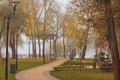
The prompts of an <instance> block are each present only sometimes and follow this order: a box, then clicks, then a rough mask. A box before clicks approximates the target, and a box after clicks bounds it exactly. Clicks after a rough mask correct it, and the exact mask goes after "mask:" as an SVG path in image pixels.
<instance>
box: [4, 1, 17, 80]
mask: <svg viewBox="0 0 120 80" xmlns="http://www.w3.org/2000/svg"><path fill="white" fill-rule="evenodd" d="M17 3H19V2H17V1H13V2H10V4H13V10H14V12H13V13H10V14H9V15H8V17H7V18H6V24H7V32H6V58H5V80H8V37H9V27H10V26H9V24H10V19H11V16H12V15H14V14H15V11H16V6H17Z"/></svg>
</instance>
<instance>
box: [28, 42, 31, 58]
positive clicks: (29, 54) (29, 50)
mask: <svg viewBox="0 0 120 80" xmlns="http://www.w3.org/2000/svg"><path fill="white" fill-rule="evenodd" d="M28 54H29V58H30V57H31V56H30V41H28Z"/></svg>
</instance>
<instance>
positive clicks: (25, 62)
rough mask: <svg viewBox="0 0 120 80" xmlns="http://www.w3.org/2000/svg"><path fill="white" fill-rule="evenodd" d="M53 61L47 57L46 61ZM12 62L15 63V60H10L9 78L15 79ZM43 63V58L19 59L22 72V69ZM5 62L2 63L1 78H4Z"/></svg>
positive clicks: (0, 64) (19, 67) (0, 68)
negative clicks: (11, 67) (11, 69)
mask: <svg viewBox="0 0 120 80" xmlns="http://www.w3.org/2000/svg"><path fill="white" fill-rule="evenodd" d="M49 62H51V61H50V60H49V59H46V63H49ZM10 64H15V60H13V59H10V60H9V80H15V75H14V74H11V73H10ZM40 65H43V59H42V58H29V59H19V62H18V71H17V72H20V71H22V70H26V69H30V68H33V67H37V66H40ZM4 70H5V66H4V62H2V63H0V80H4Z"/></svg>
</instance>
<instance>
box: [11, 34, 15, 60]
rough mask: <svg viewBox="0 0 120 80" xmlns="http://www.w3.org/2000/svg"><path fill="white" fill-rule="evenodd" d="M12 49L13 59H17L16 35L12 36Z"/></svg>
mask: <svg viewBox="0 0 120 80" xmlns="http://www.w3.org/2000/svg"><path fill="white" fill-rule="evenodd" d="M10 47H11V50H12V59H15V58H16V54H15V35H14V34H12V35H11V37H10Z"/></svg>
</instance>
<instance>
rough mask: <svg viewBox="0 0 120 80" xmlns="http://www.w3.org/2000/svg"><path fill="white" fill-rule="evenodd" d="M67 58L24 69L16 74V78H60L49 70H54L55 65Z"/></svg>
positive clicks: (30, 79) (29, 79) (34, 79)
mask: <svg viewBox="0 0 120 80" xmlns="http://www.w3.org/2000/svg"><path fill="white" fill-rule="evenodd" d="M65 61H67V59H58V60H56V61H54V62H51V63H48V64H45V65H42V66H39V67H36V68H32V69H28V70H24V71H21V72H19V73H18V74H16V80H58V79H56V78H54V77H52V76H50V75H49V71H51V70H53V67H55V66H58V65H60V64H62V63H63V62H65Z"/></svg>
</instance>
